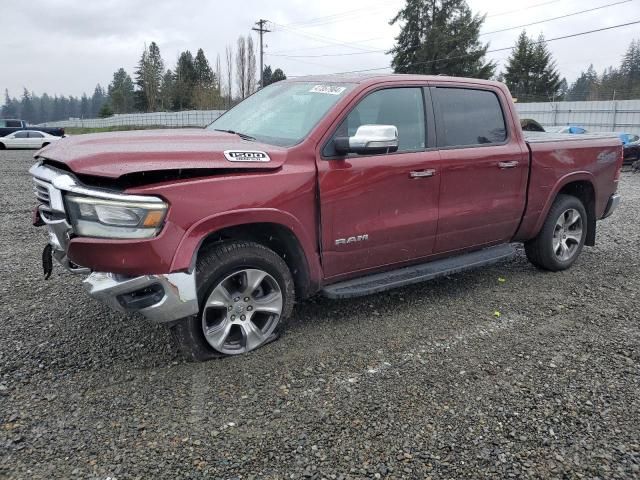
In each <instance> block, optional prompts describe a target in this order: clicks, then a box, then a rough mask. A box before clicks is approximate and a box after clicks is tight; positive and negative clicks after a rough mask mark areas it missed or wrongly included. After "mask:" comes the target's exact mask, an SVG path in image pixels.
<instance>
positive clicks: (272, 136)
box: [207, 82, 354, 147]
mask: <svg viewBox="0 0 640 480" xmlns="http://www.w3.org/2000/svg"><path fill="white" fill-rule="evenodd" d="M353 86H354V85H353V84H351V83H315V82H278V83H274V84H272V85H269V86H268V87H265V88H263V89H262V90H259V91H258V92H256V93H254V94H253V95H251V96H250V97H248V98H247V99H245V100H243V101H242V102H241V103H239V104H238V105H236V106H235V107H234V108H232V109H231V110H229V111H228V112H226V113H225V114H224V115H222V116H221V117H220V118H218V119H217V120H215V121H214V122H213V123H212V124H211V125H209V126H208V127H207V128H208V129H209V130H225V131H232V132H234V133H238V134H241V135H242V136H244V137H245V138H249V137H253V138H255V139H256V140H258V141H260V142H264V143H269V144H272V145H279V146H283V147H290V146H292V145H295V144H297V143H299V142H300V141H301V140H302V139H303V138H305V137H306V136H307V135H308V134H309V132H310V131H311V129H312V128H313V127H315V126H316V125H317V124H318V122H319V121H320V120H321V119H322V117H324V115H325V114H326V113H327V112H328V111H329V109H330V108H331V107H332V106H333V105H335V104H336V103H337V102H338V100H340V99H341V98H342V97H344V96H345V95H346V94H347V92H349V91H350V90H351V89H352V88H353Z"/></svg>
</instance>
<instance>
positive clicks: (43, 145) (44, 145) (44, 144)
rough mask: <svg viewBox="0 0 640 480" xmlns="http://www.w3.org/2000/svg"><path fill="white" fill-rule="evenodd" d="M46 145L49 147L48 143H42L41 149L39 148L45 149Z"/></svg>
mask: <svg viewBox="0 0 640 480" xmlns="http://www.w3.org/2000/svg"><path fill="white" fill-rule="evenodd" d="M47 145H49V142H44V143H43V144H42V147H40V148H44V147H46V146H47Z"/></svg>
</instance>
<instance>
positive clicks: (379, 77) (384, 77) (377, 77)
mask: <svg viewBox="0 0 640 480" xmlns="http://www.w3.org/2000/svg"><path fill="white" fill-rule="evenodd" d="M406 80H410V81H423V82H424V81H433V82H455V83H466V84H469V83H471V84H478V85H490V86H494V87H502V86H503V84H502V83H501V82H496V81H494V80H482V79H479V78H466V77H449V76H445V75H414V74H406V73H339V74H329V75H306V76H302V77H295V78H290V79H287V80H285V81H287V82H325V83H336V82H337V83H367V84H372V83H383V82H399V81H406Z"/></svg>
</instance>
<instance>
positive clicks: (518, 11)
mask: <svg viewBox="0 0 640 480" xmlns="http://www.w3.org/2000/svg"><path fill="white" fill-rule="evenodd" d="M559 1H560V0H551V1H549V2H543V3H536V4H535V5H530V6H528V7H525V8H518V9H516V10H509V11H507V12H500V13H491V14H488V15H487V18H490V17H499V16H501V15H509V14H511V13H520V12H522V11H524V10H531V9H532V8H537V7H542V6H544V5H549V4H551V3H557V2H559Z"/></svg>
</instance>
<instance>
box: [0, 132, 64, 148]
mask: <svg viewBox="0 0 640 480" xmlns="http://www.w3.org/2000/svg"><path fill="white" fill-rule="evenodd" d="M61 138H63V137H56V136H55V135H49V134H48V133H45V132H38V131H36V130H18V131H17V132H13V133H10V134H9V135H7V136H4V137H0V150H4V149H5V148H35V149H40V148H42V147H46V146H47V145H49V144H50V143H53V142H57V141H58V140H60V139H61Z"/></svg>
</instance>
